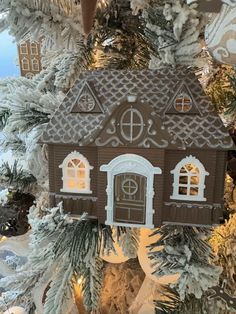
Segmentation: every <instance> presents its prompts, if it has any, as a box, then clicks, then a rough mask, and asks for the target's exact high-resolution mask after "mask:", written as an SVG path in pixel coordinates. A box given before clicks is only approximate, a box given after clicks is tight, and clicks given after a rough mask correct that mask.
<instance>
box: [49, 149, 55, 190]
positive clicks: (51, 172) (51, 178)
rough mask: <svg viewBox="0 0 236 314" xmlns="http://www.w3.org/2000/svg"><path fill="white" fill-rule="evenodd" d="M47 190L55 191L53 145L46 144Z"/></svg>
mask: <svg viewBox="0 0 236 314" xmlns="http://www.w3.org/2000/svg"><path fill="white" fill-rule="evenodd" d="M48 156H49V157H48V171H49V192H55V172H54V167H55V164H54V145H48Z"/></svg>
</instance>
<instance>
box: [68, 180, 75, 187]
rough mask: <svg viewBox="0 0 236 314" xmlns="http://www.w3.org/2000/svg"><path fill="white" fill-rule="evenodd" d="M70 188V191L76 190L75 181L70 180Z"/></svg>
mask: <svg viewBox="0 0 236 314" xmlns="http://www.w3.org/2000/svg"><path fill="white" fill-rule="evenodd" d="M68 187H69V188H70V189H74V188H75V180H68Z"/></svg>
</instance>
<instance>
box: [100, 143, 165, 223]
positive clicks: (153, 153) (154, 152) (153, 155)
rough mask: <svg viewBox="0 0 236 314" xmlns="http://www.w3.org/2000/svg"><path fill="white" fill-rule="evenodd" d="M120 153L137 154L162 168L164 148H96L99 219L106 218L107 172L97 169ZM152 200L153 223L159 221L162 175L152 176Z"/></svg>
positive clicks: (103, 219)
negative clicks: (153, 193) (153, 192)
mask: <svg viewBox="0 0 236 314" xmlns="http://www.w3.org/2000/svg"><path fill="white" fill-rule="evenodd" d="M122 154H137V155H140V156H142V157H144V158H146V159H147V160H149V161H150V162H151V164H152V165H153V166H156V167H160V168H161V169H162V170H163V168H164V150H160V149H142V148H101V149H98V165H99V166H98V183H99V188H98V203H97V204H98V211H97V215H98V218H99V220H100V221H105V220H106V210H105V206H106V204H107V194H106V186H107V173H106V172H101V171H99V168H100V166H101V165H104V164H108V163H109V162H110V161H111V160H112V159H114V158H115V157H117V156H120V155H122ZM154 191H155V195H154V200H153V208H154V210H155V214H154V217H153V220H154V225H160V223H161V207H162V194H163V176H162V175H155V176H154Z"/></svg>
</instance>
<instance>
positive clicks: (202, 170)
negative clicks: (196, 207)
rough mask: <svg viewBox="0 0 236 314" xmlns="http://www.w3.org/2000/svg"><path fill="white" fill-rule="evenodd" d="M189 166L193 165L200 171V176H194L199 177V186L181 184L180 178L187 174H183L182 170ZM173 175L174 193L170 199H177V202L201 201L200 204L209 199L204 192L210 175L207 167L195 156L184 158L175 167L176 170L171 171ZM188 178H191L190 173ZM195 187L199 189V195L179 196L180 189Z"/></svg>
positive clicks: (187, 174)
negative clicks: (206, 178) (207, 177)
mask: <svg viewBox="0 0 236 314" xmlns="http://www.w3.org/2000/svg"><path fill="white" fill-rule="evenodd" d="M187 164H193V165H195V166H196V167H197V168H198V170H199V174H198V175H194V174H193V176H198V177H199V183H198V184H197V185H194V184H192V185H191V184H190V183H187V184H183V185H181V184H179V177H180V176H185V173H181V172H180V170H181V168H182V167H184V166H185V165H187ZM170 173H171V174H173V175H174V180H173V193H172V195H171V196H170V199H176V200H185V201H199V202H204V201H206V200H207V199H206V198H205V197H204V190H205V187H206V186H205V177H206V176H208V175H209V172H207V171H206V169H205V167H204V166H203V164H202V163H201V162H200V161H199V160H198V159H197V158H196V157H194V156H192V155H190V156H188V157H185V158H183V159H182V160H181V161H180V162H179V163H178V164H177V165H176V167H175V169H173V170H171V171H170ZM186 176H187V177H189V173H186ZM180 186H183V187H188V188H191V187H193V188H194V187H195V188H198V194H197V195H184V194H183V195H182V194H179V187H180Z"/></svg>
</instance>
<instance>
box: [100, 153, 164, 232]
mask: <svg viewBox="0 0 236 314" xmlns="http://www.w3.org/2000/svg"><path fill="white" fill-rule="evenodd" d="M100 171H104V172H107V189H106V192H107V205H106V207H105V209H106V211H107V219H106V222H105V224H107V225H113V226H127V227H146V228H154V224H153V214H154V212H155V211H154V209H153V197H154V194H155V193H154V186H153V184H154V174H161V173H162V170H161V169H160V168H159V167H153V165H152V164H151V163H150V162H149V161H148V160H147V159H145V158H144V157H141V156H139V155H136V154H123V155H120V156H118V157H115V158H114V159H112V160H111V161H110V162H109V164H107V165H102V166H101V167H100ZM128 172H132V173H135V174H138V175H142V176H144V177H146V178H147V189H146V219H145V224H133V223H120V222H114V219H113V216H114V215H113V213H114V192H115V190H114V181H115V176H116V175H118V174H125V173H128Z"/></svg>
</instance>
